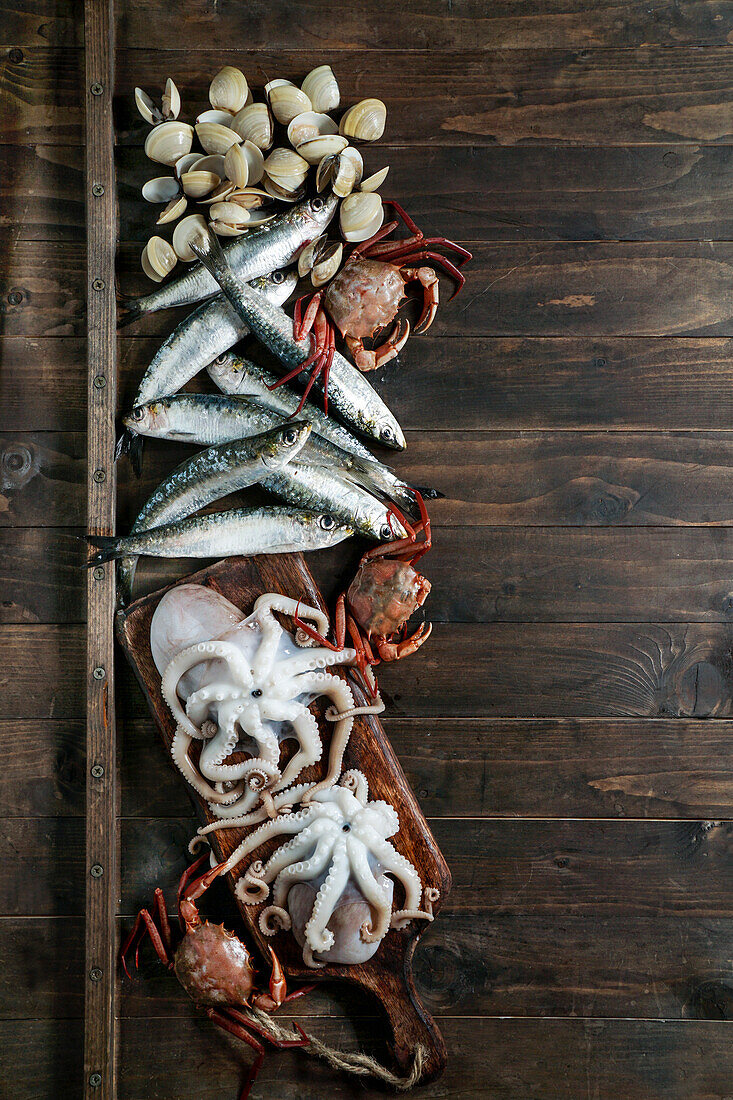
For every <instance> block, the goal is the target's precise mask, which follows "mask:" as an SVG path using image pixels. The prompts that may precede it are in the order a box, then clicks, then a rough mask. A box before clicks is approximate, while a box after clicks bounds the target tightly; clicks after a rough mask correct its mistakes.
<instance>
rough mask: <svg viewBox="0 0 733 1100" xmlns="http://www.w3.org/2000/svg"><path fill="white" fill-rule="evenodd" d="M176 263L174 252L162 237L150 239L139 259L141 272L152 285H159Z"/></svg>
mask: <svg viewBox="0 0 733 1100" xmlns="http://www.w3.org/2000/svg"><path fill="white" fill-rule="evenodd" d="M177 262H178V260H177V256H176V254H175V252H174V250H173V249H172V248H171V246H170V245H169V244H168V241H164V240H163V238H162V237H151V238H150V240H149V241H148V243H147V244H146V245H145V248H144V249H143V252H142V256H141V257H140V263H141V266H142V269H143V271H144V272H145V274H146V275H147V277H148V278H149V279H152V280H153V282H154V283H161V282H162V281H163V279H164V278H165V277H166V275H167V274H168V272H169V271H172V270H173V268H174V267H175V266H176V263H177Z"/></svg>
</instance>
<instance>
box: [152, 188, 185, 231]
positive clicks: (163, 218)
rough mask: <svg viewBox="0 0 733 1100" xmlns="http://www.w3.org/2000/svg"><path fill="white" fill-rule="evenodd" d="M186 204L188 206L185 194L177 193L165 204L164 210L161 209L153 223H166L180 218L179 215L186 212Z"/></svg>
mask: <svg viewBox="0 0 733 1100" xmlns="http://www.w3.org/2000/svg"><path fill="white" fill-rule="evenodd" d="M187 206H188V199H187V198H186V196H185V195H177V196H176V197H175V198H174V199H171V201H170V202H169V203H168V205H167V206H166V208H165V210H163V211H162V213H161V214H160V216H159V218H158V220H157V221H156V223H155V224H156V225H167V224H168V223H169V222H175V221H177V220H178V218H180V217H181V215H182V214H184V213H185V212H186V207H187Z"/></svg>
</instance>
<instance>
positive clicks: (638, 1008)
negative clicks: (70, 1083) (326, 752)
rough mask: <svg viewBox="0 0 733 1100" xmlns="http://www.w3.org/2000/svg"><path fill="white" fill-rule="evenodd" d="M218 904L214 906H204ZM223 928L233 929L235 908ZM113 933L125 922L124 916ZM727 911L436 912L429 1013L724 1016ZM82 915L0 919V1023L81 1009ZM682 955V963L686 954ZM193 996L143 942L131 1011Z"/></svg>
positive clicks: (125, 1010) (341, 1012) (425, 975)
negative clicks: (708, 914)
mask: <svg viewBox="0 0 733 1100" xmlns="http://www.w3.org/2000/svg"><path fill="white" fill-rule="evenodd" d="M208 910H209V911H212V910H211V906H208ZM222 915H223V916H224V919H225V923H226V925H227V927H229V926H231V927H236V923H235V922H233V921H232V919H231V917H230V916H229V914H228V913H227V914H222V913H221V912H217V914H216V916H217V918H218V919H219V920H221V919H222ZM116 924H117V932H118V939H119V940H121V938H122V937H123V936H124V935H125V934H126V933H127V931H128V929H129V927H130V918H129V917H122V918H118V919H117V922H116ZM731 927H732V922H731V920H730V919H726V918H723V919H719V920H717V919H710V918H705V919H697V918H694V917H692V918H691V917H688V916H683V917H668V916H664V915H660V916H658V917H657V916H651V917H636V918H634V919H633V925H632V930H633V941H634V947H633V950H630V948H629V939H630V931H632V930H631V929H630V925H629V920H628V919H627V918H626V917H624V916H621V917H617V916H603V917H597V916H587V915H579V916H576V915H571V914H565V915H564V916H563V917H562V919H561V920H560V921H555V920H548V918H547V916H546V915H545V914H544V913H541V912H529V913H528V912H522V913H514V912H512V911H497V912H493V911H489V912H488V913H486V914H482V915H481V916H478V915H477V914H476V913H469V912H447V913H444V914H441V920H440V923H439V924H437V925H436V926H435V927H433V928H431V929H429V931H428V932H427V933H426V935H425V937H424V939H423V942H422V943H421V946H420V949H419V951H418V952H417V954H416V956H415V970H416V980H417V983H418V989H419V991H420V996H421V997H422V998H423V999H424V1000H425V1002H426V1004H427V1005H428V1006H429V1008H430V1010H431V1011H432V1012H433V1013H436V1014H437V1013H440V1014H445V1015H447V1014H450V1015H451V1016H454V1017H463V1018H464V1019H465V1021H466V1025H465V1026H466V1027H470V1026H473V1024H474V1022H475V1018H476V1017H477V1016H479V1015H481V1016H484V1015H489V1016H509V1015H511V1016H546V1015H555V1016H570V1015H572V1016H585V1017H591V1016H604V1017H607V1018H626V1019H637V1020H641V1019H644V1018H649V1017H651V1018H657V1017H661V1018H664V1019H668V1020H674V1019H689V1018H697V1019H705V1020H716V1019H719V1018H720V1010H721V1007H722V1006H725V1005H726V1004H727V1002H728V1000H729V997H730V991H729V984H728V982H729V972H730V965H729V955H730V951H729V944H730V935H731ZM82 943H83V931H82V922H81V920H80V918H78V917H57V918H48V917H25V918H14V917H4V918H0V963H2V965H1V966H0V1020H12V1019H18V1018H23V1019H32V1018H34V1017H36V1018H38V1017H41V1018H53V1019H57V1020H68V1019H70V1018H72V1019H73V1018H74V1017H77V1016H79V1014H80V1013H81V1011H82V1005H83V988H84V982H83V967H84V957H83V951H82V949H81V948H82ZM682 958H684V962H682V961H681V959H682ZM366 1006H367V1002H366V1001H365V1002H364V1005H363V1006H362V1001H361V999H360V998H358V997H355V998H353V1000H352V1001H351V1003H349V1004H347V1003H344V1000H343V998H339V999H337V1000H335V999H334V997H333V990H332V989H331V990H330V991H329V989H328V987H325V988H323V987H320V988H316V990H314V992H313V993H311V994H309V995H308V997H306V998H305V999H304V1000H302V1001H300V1002H299V1003H298V1004H297V1005H292V1006H285V1007H284V1009H283V1011H282V1013H281V1018H282V1016H290V1017H295V1018H296V1019H307V1020H309V1021H310V1025H311V1026H312V1027H315V1028H318V1027H319V1026H321V1023H322V1022H323V1021H324V1020H325V1018H327V1017H331V1018H334V1017H335V1018H339V1017H348V1016H353V1015H359V1011H360V1009H362V1007H366ZM188 1011H189V1009H188V1000H187V998H186V996H185V994H184V993H183V991H182V990H181V987H180V985H179V984H178V981H177V980H176V978H175V975H173V974H169V973H167V972H166V971H165V970H163V969H162V968H161V967H160V965H159V964H158V962H157V959H156V958H155V956H154V955H153V953H152V951H151V950H150V948H149V946H148V947H145V948H143V951H142V954H141V957H140V969H139V971H138V974H137V976H136V977H134V978H133V980H132V981H128V980H126V979H124V978H123V979H122V980H121V988H120V1003H119V1012H120V1014H121V1015H122V1016H124V1017H125V1018H130V1017H139V1018H142V1019H145V1018H148V1017H155V1018H160V1017H169V1018H179V1019H180V1018H182V1017H183V1018H185V1017H186V1016H187V1014H188Z"/></svg>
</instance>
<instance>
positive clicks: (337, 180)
mask: <svg viewBox="0 0 733 1100" xmlns="http://www.w3.org/2000/svg"><path fill="white" fill-rule="evenodd" d="M354 154H355V155H354ZM362 167H363V162H362V159H361V153H360V152H359V150H358V149H354V148H353V147H352V146H347V147H346V148H345V149H343V150H342V151H341V152H340V153H337V154H336V155H331V156H327V157H324V158H323V160H322V161H321V162H320V164H319V165H318V169H317V171H316V188H317V190H318V191H319V192H320V191H325V190H326V188H327V187H328V186H329V184H330V185H331V187H332V189H333V193H334V194H335V195H338V197H339V198H340V199H345V198H346V196H347V195H350V194H351V192H352V191H353V190H354V188H355V187H356V185H357V184H358V182H359V180H360V179H361V173H362Z"/></svg>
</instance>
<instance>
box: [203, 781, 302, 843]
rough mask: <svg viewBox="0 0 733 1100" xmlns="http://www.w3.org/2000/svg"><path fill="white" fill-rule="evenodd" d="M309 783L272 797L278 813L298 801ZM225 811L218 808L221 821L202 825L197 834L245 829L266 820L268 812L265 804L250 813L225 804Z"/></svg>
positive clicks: (204, 834) (206, 834)
mask: <svg viewBox="0 0 733 1100" xmlns="http://www.w3.org/2000/svg"><path fill="white" fill-rule="evenodd" d="M311 785H312V784H310V783H300V784H299V785H298V786H297V787H291V788H290V790H289V791H280V793H279V794H276V795H275V796H274V797H273V800H272V801H273V803H274V806H275V809H276V810H278V811H279V813H284V812H285V811H286V809H290V808H291V807H292V806H294V805H295V804H296V803H297V802H300V800H301V798H302V796H303V795H304V794H305V792H306V791H307V790H308V789H309V788H310V787H311ZM225 809H226V811H227V812H226V813H225V812H224V808H223V807H222V808H220V811H219V812H220V813H221V817H222V820H221V821H212V822H211V823H210V824H209V825H202V826H201V828H200V829H199V830H198V831H197V833H196V835H197V836H208V834H209V833H215V832H218V831H219V830H220V829H245V828H248V827H249V826H250V825H259V824H260V823H261V822H263V821H267V818H268V813H267V809H266V807H265V806H258V808H257V809H256V810H252V812H251V813H248V814H243V813H241V811H240V810H238V809H237V808H236V804H235V806H234V807H232V806H227V807H226V808H225Z"/></svg>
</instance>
